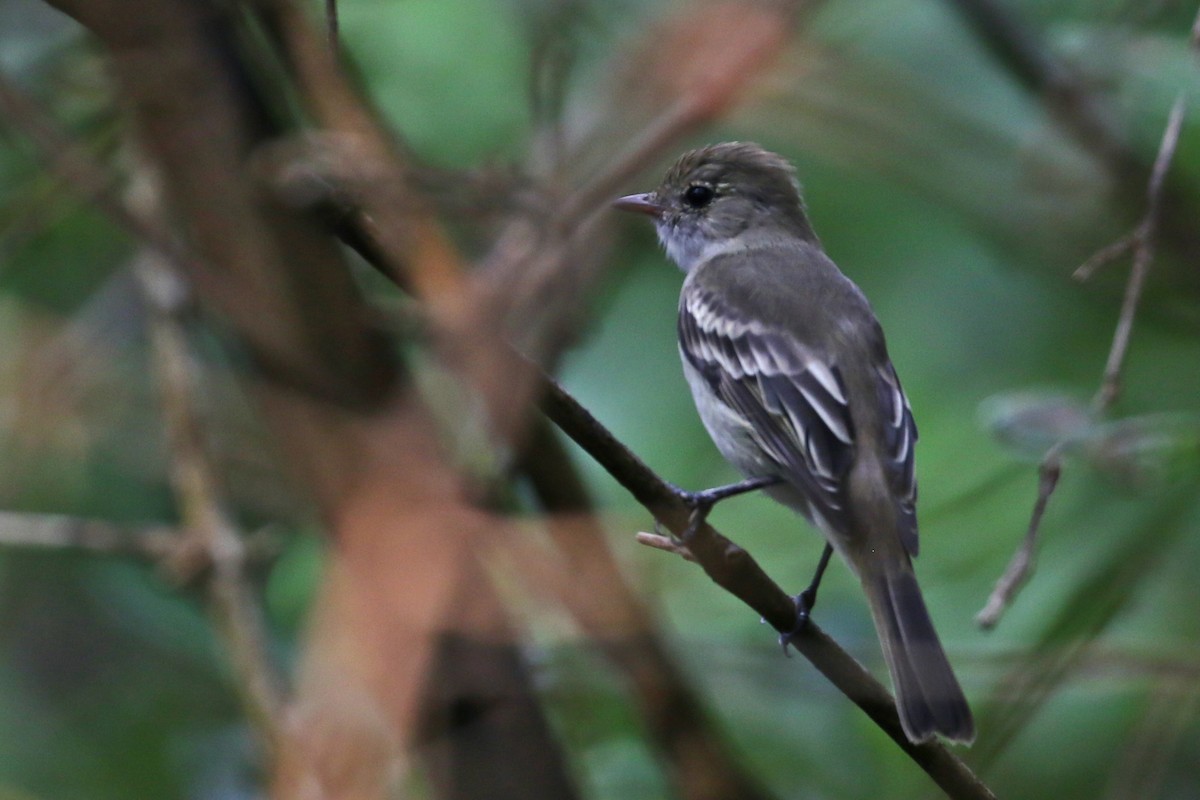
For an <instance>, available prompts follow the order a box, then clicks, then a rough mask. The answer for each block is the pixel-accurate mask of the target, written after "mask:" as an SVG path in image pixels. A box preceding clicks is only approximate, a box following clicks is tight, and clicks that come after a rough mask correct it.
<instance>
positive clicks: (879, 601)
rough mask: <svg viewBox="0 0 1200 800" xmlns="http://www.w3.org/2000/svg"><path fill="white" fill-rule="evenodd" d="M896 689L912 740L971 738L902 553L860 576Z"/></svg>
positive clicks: (961, 700) (963, 704) (966, 710)
mask: <svg viewBox="0 0 1200 800" xmlns="http://www.w3.org/2000/svg"><path fill="white" fill-rule="evenodd" d="M861 577H862V581H863V588H864V589H865V590H866V593H867V599H868V601H869V603H870V606H871V615H872V616H873V617H874V619H875V629H876V631H877V632H878V634H879V641H880V643H881V644H882V645H883V655H884V659H885V660H886V661H887V665H888V670H889V671H890V672H891V675H892V685H893V686H894V687H895V690H896V707H897V709H898V710H899V712H900V724H901V725H902V726H903V727H904V733H905V735H907V736H908V738H909V740H910V741H912V742H924V741H927V740H929V739H931V738H933V736H934V734H941V735H942V736H944V737H946V738H947V739H949V740H951V741H954V742H962V743H964V744H970V743H971V741H973V740H974V739H975V721H974V719H973V718H972V717H971V709H970V707H968V706H967V699H966V698H965V697H964V696H963V692H962V689H961V688H960V687H959V685H958V680H957V679H956V678H955V677H954V670H952V669H951V668H950V662H949V661H947V660H946V653H945V651H943V650H942V645H941V642H939V641H938V636H937V632H936V631H935V630H934V628H933V621H932V620H931V619H930V618H929V611H928V609H926V607H925V600H924V598H922V597H921V588H920V587H919V586H918V585H917V578H916V575H914V574H913V571H912V565H911V563H909V561H908V558H907V557H903V556H902V557H901V558H900V559H897V560H896V561H893V562H892V563H891V564H889V565H888V566H887V568H885V569H882V570H870V571H869V572H864V574H862V575H861Z"/></svg>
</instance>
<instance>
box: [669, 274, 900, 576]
mask: <svg viewBox="0 0 1200 800" xmlns="http://www.w3.org/2000/svg"><path fill="white" fill-rule="evenodd" d="M679 340H680V346H681V349H682V350H683V353H684V356H685V357H686V358H687V359H688V362H689V363H690V364H691V365H692V367H693V368H695V369H696V371H697V372H699V373H700V375H701V376H702V377H703V378H704V379H705V381H707V383H708V385H709V387H710V388H711V389H712V390H713V392H714V393H715V394H716V396H717V397H718V398H719V399H720V400H721V401H723V402H724V403H725V404H727V405H728V406H729V407H730V408H732V409H733V410H734V411H736V412H738V413H739V414H740V415H741V416H742V417H744V418H746V419H747V420H749V421H750V423H751V426H752V430H753V432H754V436H755V438H756V440H757V443H758V445H759V446H760V447H761V448H762V450H763V452H764V453H765V454H766V455H767V456H768V457H770V459H771V460H772V461H774V462H775V463H776V464H778V465H779V468H780V472H781V474H782V476H783V477H784V478H785V479H787V480H788V481H789V482H790V483H792V484H793V485H794V486H796V487H797V488H799V489H800V490H801V492H802V493H803V495H804V497H805V499H806V500H807V501H808V503H809V504H810V507H811V510H812V511H815V512H816V513H817V514H819V515H820V516H821V517H822V518H823V519H824V520H825V521H826V522H827V523H828V524H830V525H832V526H833V527H834V529H835V530H841V531H845V530H848V529H849V520H848V519H847V508H846V503H847V499H846V486H845V477H846V473H847V471H848V470H849V468H850V465H851V463H852V462H853V460H854V452H855V439H854V434H855V430H854V421H853V419H852V417H851V414H850V407H849V403H848V400H847V393H846V384H845V381H844V380H843V378H842V373H841V369H840V367H839V365H838V364H837V363H836V362H835V361H833V360H831V359H829V358H828V357H827V356H823V355H822V354H819V353H817V352H815V351H814V350H812V349H811V348H808V347H806V346H805V345H804V344H802V343H801V342H799V341H797V340H796V338H795V337H794V336H792V335H791V334H789V333H788V332H787V331H785V330H784V329H783V328H782V327H779V326H771V325H767V324H764V323H763V322H761V321H759V320H755V319H750V318H749V317H747V316H746V315H745V314H743V313H741V312H739V311H738V310H737V309H736V308H733V307H732V306H731V305H730V304H729V303H725V302H722V300H721V299H720V298H719V297H718V296H717V295H716V294H714V293H713V292H711V291H708V290H706V289H703V288H696V287H693V289H692V290H691V291H688V292H686V293H685V294H684V297H683V301H682V302H681V304H680V309H679ZM876 372H877V374H878V378H877V380H878V384H877V385H878V392H879V394H878V402H879V403H880V415H881V417H882V418H883V420H884V424H883V428H884V447H885V454H886V458H885V459H884V462H885V466H886V469H887V472H888V477H889V478H890V481H891V488H892V491H893V495H894V496H895V498H896V503H897V518H898V522H899V525H898V528H899V531H898V532H899V535H900V538H901V540H902V542H903V543H904V546H905V549H906V550H908V552H909V553H910V554H912V555H916V551H917V526H916V513H915V507H916V481H915V478H914V473H913V443H914V442H915V441H916V435H917V431H916V426H915V424H914V422H913V417H912V412H911V411H910V410H909V406H908V400H907V399H906V398H905V396H904V392H903V390H902V389H901V388H900V382H899V380H898V379H897V378H896V373H895V370H893V369H892V367H891V364H890V363H888V362H887V361H886V360H884V362H883V365H882V366H881V367H879V368H878V369H877V370H876Z"/></svg>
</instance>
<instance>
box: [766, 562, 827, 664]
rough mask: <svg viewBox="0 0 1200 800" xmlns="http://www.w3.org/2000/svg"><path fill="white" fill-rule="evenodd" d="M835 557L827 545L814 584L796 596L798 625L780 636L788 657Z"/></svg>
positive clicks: (781, 644)
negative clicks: (790, 645)
mask: <svg viewBox="0 0 1200 800" xmlns="http://www.w3.org/2000/svg"><path fill="white" fill-rule="evenodd" d="M832 555H833V545H831V544H829V543H828V542H827V543H826V544H825V550H824V551H823V552H822V553H821V560H820V561H818V562H817V571H816V572H815V573H813V579H812V582H811V583H809V584H808V588H807V589H805V590H804V591H803V592H801V593H800V594H798V595H796V597H795V603H796V624H795V626H794V627H793V628H792V629H791V630H790V631H788V632H787V633H781V634H779V644H780V646H781V647H783V652H784V654H785V655H786V654H787V651H788V645H789V644H791V643H792V637H793V636H795V635H796V634H798V633H800V631H802V630H804V626H805V625H807V624H808V618H809V616H810V615H811V614H812V610H813V608H814V607H816V605H817V589H819V588H820V586H821V578H822V577H824V575H825V568H826V567H828V566H829V557H830V556H832Z"/></svg>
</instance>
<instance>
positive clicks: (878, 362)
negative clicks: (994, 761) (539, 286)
mask: <svg viewBox="0 0 1200 800" xmlns="http://www.w3.org/2000/svg"><path fill="white" fill-rule="evenodd" d="M613 205H614V206H615V207H616V208H618V209H621V210H625V211H633V212H637V213H640V214H645V215H648V216H649V217H651V218H652V220H653V222H654V226H655V228H656V230H657V233H658V238H659V241H660V242H661V244H662V245H663V247H664V249H665V250H666V254H667V256H668V257H669V258H670V259H671V260H672V261H674V262H675V264H676V265H677V266H678V267H679V268H680V269H681V270H682V271H683V272H684V273H685V277H684V280H683V287H682V290H681V292H680V299H679V316H678V327H677V330H678V339H679V352H680V357H681V361H682V364H683V371H684V375H685V377H686V379H687V383H688V385H689V387H690V388H691V392H692V396H693V399H694V400H695V404H696V408H697V411H698V412H699V415H700V419H701V420H702V421H703V423H704V426H705V428H706V429H707V430H708V433H709V435H710V436H711V438H712V440H713V442H714V444H715V445H716V447H717V449H718V450H719V451H720V453H721V455H722V456H724V458H725V459H726V460H727V461H728V462H729V463H730V464H732V465H733V466H734V467H735V468H736V469H737V470H738V471H739V472H740V473H741V474H742V476H743V477H744V478H745V480H744V481H742V482H741V483H737V484H732V485H730V486H728V487H718V488H716V489H711V490H708V491H706V492H698V493H686V494H687V495H688V498H687V499H688V500H689V501H690V503H691V505H692V506H693V507H694V508H696V509H697V510H698V511H699V512H700V513H701V514H707V511H708V509H709V508H711V506H712V504H714V503H715V502H717V501H718V500H721V499H724V498H726V497H729V496H732V495H735V494H740V493H743V492H746V491H750V490H754V489H762V490H763V491H764V492H766V493H767V494H768V495H769V496H770V497H771V498H773V499H774V500H777V501H779V502H780V503H782V504H784V505H785V506H787V507H789V508H791V509H793V510H794V511H796V512H799V514H801V515H802V516H804V517H805V518H806V519H808V520H809V521H810V522H811V523H812V525H813V526H814V527H816V528H817V529H818V531H820V533H821V534H823V536H824V538H825V541H826V545H825V549H824V551H823V553H822V557H821V560H820V562H819V564H818V567H817V570H816V574H815V576H814V578H813V581H812V583H811V584H810V585H809V587H808V588H807V589H806V590H805V591H804V592H802V593H801V594H800V595H798V596H797V598H796V605H797V629H796V630H795V631H793V632H792V635H795V633H797V632H798V631H799V630H800V628H801V627H802V626H803V625H804V624H805V623H806V621H807V619H808V616H809V614H810V613H811V610H812V607H813V606H814V605H815V603H816V592H817V587H818V586H819V584H820V580H821V577H822V575H823V574H824V571H825V567H826V566H827V564H828V562H829V558H830V554H831V553H832V552H834V551H836V552H837V553H838V555H839V556H840V557H841V558H842V559H843V560H844V561H845V562H846V563H847V564H848V565H849V567H850V569H851V570H852V571H853V573H854V574H855V575H856V576H857V577H858V579H859V581H860V582H861V584H862V587H863V590H864V592H865V595H866V598H867V603H868V605H869V607H870V611H871V616H872V619H873V622H874V625H875V630H876V632H877V634H878V637H879V641H880V644H881V648H882V651H883V655H884V660H885V661H886V663H887V667H888V671H889V673H890V675H891V680H892V685H893V687H894V689H895V695H896V707H897V711H898V713H899V717H900V723H901V726H902V728H903V731H904V734H905V736H906V737H907V738H908V740H909V741H911V742H913V743H921V742H927V741H929V740H931V739H934V738H936V737H937V736H941V737H944V738H945V739H946V740H948V741H951V742H958V743H963V744H969V743H971V742H972V741H973V740H974V737H975V723H974V720H973V717H972V715H971V710H970V707H969V705H968V703H967V700H966V698H965V696H964V694H963V691H962V688H961V687H960V685H959V683H958V679H957V678H956V677H955V674H954V670H953V669H952V667H951V666H950V663H949V660H948V659H947V657H946V654H945V651H944V650H943V648H942V645H941V643H940V641H939V639H938V635H937V632H936V630H935V629H934V625H933V621H932V619H931V618H930V615H929V611H928V609H927V607H926V604H925V601H924V599H923V597H922V594H921V589H920V586H919V585H918V583H917V578H916V574H915V572H914V570H913V563H912V560H913V558H915V557H916V555H917V552H918V534H917V515H916V505H917V481H916V475H915V472H914V446H915V444H916V442H917V426H916V423H915V421H914V419H913V413H912V409H911V406H910V404H909V401H908V398H907V396H906V395H905V393H904V390H903V388H902V387H901V385H900V379H899V377H898V376H897V374H896V369H895V367H894V366H893V364H892V361H891V359H890V358H889V356H888V350H887V344H886V342H885V339H884V333H883V329H882V327H881V326H880V323H879V321H878V319H877V318H876V316H875V313H874V311H873V310H872V308H871V305H870V303H869V302H868V301H867V298H866V297H865V295H864V294H863V292H862V291H861V290H860V289H859V288H858V286H857V285H855V284H854V283H853V282H852V281H851V280H850V279H849V278H847V277H846V276H845V275H844V274H843V273H842V272H841V271H840V270H839V269H838V267H837V266H836V265H835V264H834V262H833V261H832V260H831V259H830V257H829V256H828V255H827V254H826V253H825V250H824V249H823V247H822V245H821V242H820V240H819V239H818V238H817V235H816V233H815V232H814V231H813V227H812V224H811V223H810V221H809V217H808V213H807V210H806V207H805V203H804V200H803V196H802V194H801V190H800V184H799V181H798V180H797V177H796V173H795V170H794V169H793V167H792V166H791V164H790V163H789V162H788V161H787V160H786V159H784V158H783V157H781V156H779V155H777V154H775V153H772V152H769V151H767V150H765V149H763V148H762V147H761V146H759V145H757V144H754V143H749V142H724V143H720V144H713V145H709V146H706V147H701V148H699V149H695V150H691V151H689V152H687V153H684V154H683V155H682V156H680V157H679V159H678V160H677V161H676V162H675V163H674V165H673V166H671V167H670V169H668V170H667V172H666V175H665V176H664V177H663V179H662V181H661V183H660V184H659V185H658V187H657V188H656V189H654V190H653V191H651V192H647V193H644V194H633V195H628V196H625V197H621V198H619V199H617V200H615V201H614V202H613ZM701 521H702V520H701ZM786 637H787V634H785V635H784V637H783V639H782V640H783V642H784V647H785V649H786V646H787V644H786V642H787V638H786Z"/></svg>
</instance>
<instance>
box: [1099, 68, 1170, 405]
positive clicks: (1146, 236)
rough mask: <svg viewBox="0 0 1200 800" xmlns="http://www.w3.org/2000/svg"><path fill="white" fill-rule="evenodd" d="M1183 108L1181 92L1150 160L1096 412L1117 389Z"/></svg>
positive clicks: (1151, 258) (1109, 401)
mask: <svg viewBox="0 0 1200 800" xmlns="http://www.w3.org/2000/svg"><path fill="white" fill-rule="evenodd" d="M1186 110H1187V94H1186V92H1183V91H1181V92H1180V93H1179V95H1178V96H1177V97H1176V98H1175V104H1174V105H1173V106H1171V114H1170V116H1169V117H1168V118H1167V127H1166V130H1165V131H1163V137H1162V143H1161V144H1160V145H1159V147H1158V156H1157V157H1156V158H1155V159H1154V169H1153V171H1152V172H1151V173H1150V183H1149V185H1148V186H1147V188H1146V214H1145V216H1144V217H1142V221H1141V222H1140V223H1138V226H1137V228H1136V229H1135V230H1134V232H1133V268H1132V269H1131V271H1130V273H1129V282H1128V283H1127V284H1126V286H1125V298H1124V300H1123V301H1122V303H1121V316H1120V317H1119V319H1118V320H1117V329H1116V331H1115V333H1114V334H1113V342H1112V349H1111V350H1110V351H1109V354H1108V362H1107V363H1106V364H1105V365H1104V379H1103V381H1102V382H1101V384H1100V389H1099V391H1097V392H1096V396H1095V398H1094V400H1093V408H1094V409H1095V411H1096V412H1097V413H1103V412H1104V411H1107V410H1108V408H1109V406H1111V405H1112V403H1113V401H1114V400H1115V399H1116V397H1117V394H1118V393H1119V392H1120V383H1121V367H1122V365H1123V364H1124V363H1125V354H1126V352H1128V350H1129V337H1130V335H1131V334H1132V333H1133V320H1134V317H1135V316H1136V315H1137V308H1138V303H1139V302H1140V301H1141V299H1142V289H1143V287H1144V286H1145V283H1146V275H1147V274H1149V272H1150V265H1151V264H1152V263H1153V262H1154V244H1155V238H1156V236H1157V233H1158V226H1159V216H1160V211H1161V209H1162V194H1163V186H1164V185H1165V184H1166V175H1167V170H1168V169H1169V168H1170V166H1171V160H1172V159H1173V158H1174V157H1175V149H1176V147H1177V146H1178V144H1179V131H1180V130H1181V128H1182V127H1183V118H1184V113H1185V112H1186Z"/></svg>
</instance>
